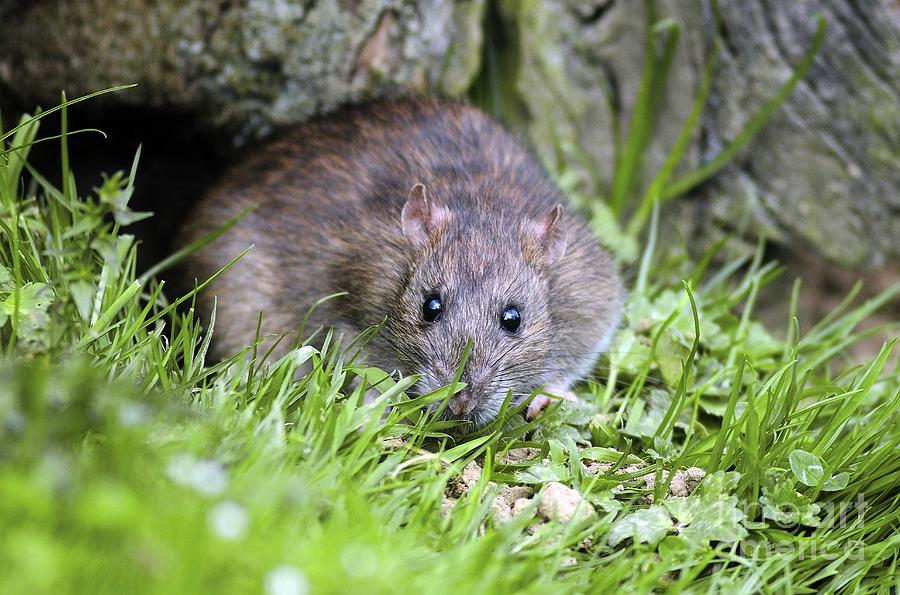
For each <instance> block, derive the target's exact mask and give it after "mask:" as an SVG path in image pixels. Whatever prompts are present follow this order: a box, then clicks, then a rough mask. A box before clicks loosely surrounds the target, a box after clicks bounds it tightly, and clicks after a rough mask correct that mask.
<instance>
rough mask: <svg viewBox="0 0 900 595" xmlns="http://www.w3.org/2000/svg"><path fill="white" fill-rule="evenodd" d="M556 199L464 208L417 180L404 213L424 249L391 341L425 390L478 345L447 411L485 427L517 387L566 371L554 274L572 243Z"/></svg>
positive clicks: (527, 388) (521, 391)
mask: <svg viewBox="0 0 900 595" xmlns="http://www.w3.org/2000/svg"><path fill="white" fill-rule="evenodd" d="M561 216H562V208H561V207H559V206H557V207H556V208H554V209H551V210H548V212H546V213H545V214H544V215H543V216H541V217H537V218H528V217H525V216H523V215H514V214H511V216H508V217H498V216H497V215H496V212H495V211H492V214H491V215H490V216H487V215H482V214H480V213H478V212H475V211H472V212H455V211H453V210H451V209H449V208H448V207H447V206H445V205H443V204H442V203H441V202H440V201H439V199H438V200H435V199H432V197H431V196H429V195H428V194H427V193H426V190H425V188H424V187H423V186H422V185H421V184H418V185H416V186H415V187H414V188H413V190H412V192H411V193H410V196H409V198H408V200H407V201H406V204H405V205H404V207H403V211H402V215H401V227H402V230H403V235H404V236H405V239H406V240H407V242H408V243H409V244H410V248H411V250H413V253H414V254H415V258H414V259H413V260H412V262H413V266H412V267H411V268H410V271H409V276H408V279H407V282H406V283H405V286H404V289H403V292H402V295H401V296H400V301H401V303H400V304H398V305H399V308H398V312H399V314H398V316H396V317H395V318H394V320H391V321H389V322H388V327H389V328H388V329H387V330H388V333H389V334H390V335H392V340H391V343H392V345H391V347H392V348H393V349H394V350H395V351H396V352H397V355H398V359H399V360H400V361H405V362H409V367H410V368H411V369H409V370H407V372H409V373H415V374H420V375H421V380H420V381H419V383H418V389H419V391H420V392H422V393H424V392H427V391H430V390H433V389H436V388H439V387H442V386H445V385H447V384H450V383H451V382H452V381H453V379H454V375H455V374H456V372H457V370H458V369H459V366H460V361H461V358H462V357H463V354H464V353H465V350H466V346H467V344H468V343H469V341H471V342H472V348H471V351H470V353H469V357H468V360H467V363H466V365H465V367H464V368H463V370H462V376H461V381H462V382H463V383H465V384H466V388H464V389H463V390H462V391H461V392H459V393H457V394H456V395H455V396H453V397H452V399H451V400H450V403H449V404H448V407H447V410H446V411H445V416H446V417H448V418H451V419H460V420H467V421H470V422H473V424H474V427H479V426H481V425H483V424H485V423H487V422H489V421H491V420H493V419H494V418H495V417H496V416H497V413H498V412H499V410H500V407H501V405H502V404H503V401H504V399H505V398H506V396H507V394H508V393H509V391H510V390H512V391H513V397H514V400H515V402H518V401H520V400H521V399H522V397H523V396H526V395H528V394H530V392H531V391H532V390H534V389H535V388H537V387H539V386H541V385H543V384H546V383H548V382H550V381H552V380H553V379H554V378H556V377H558V374H559V372H560V371H559V370H555V369H553V366H552V365H551V360H552V358H550V357H549V355H550V352H551V350H552V349H553V345H554V335H553V328H552V322H551V314H550V310H551V309H550V302H551V299H550V289H551V288H550V280H549V271H550V268H551V267H552V266H553V264H554V263H555V261H557V260H558V259H559V258H561V257H562V256H563V254H564V253H565V249H566V235H565V230H564V228H563V226H562V221H561Z"/></svg>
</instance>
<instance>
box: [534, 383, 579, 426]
mask: <svg viewBox="0 0 900 595" xmlns="http://www.w3.org/2000/svg"><path fill="white" fill-rule="evenodd" d="M545 393H546V394H545ZM547 395H551V396H552V397H559V398H561V399H564V400H566V401H577V400H578V397H576V396H575V393H573V392H572V391H571V390H570V389H569V388H567V387H566V386H565V385H550V386H548V387H547V388H546V389H545V390H544V391H543V392H542V393H541V394H539V395H537V396H535V397H534V398H533V399H531V402H530V403H529V404H528V413H527V417H528V419H534V418H535V417H537V416H538V415H539V414H540V413H541V411H543V410H544V409H546V408H547V407H549V406H550V404H551V403H553V401H554V399H553V398H551V396H547Z"/></svg>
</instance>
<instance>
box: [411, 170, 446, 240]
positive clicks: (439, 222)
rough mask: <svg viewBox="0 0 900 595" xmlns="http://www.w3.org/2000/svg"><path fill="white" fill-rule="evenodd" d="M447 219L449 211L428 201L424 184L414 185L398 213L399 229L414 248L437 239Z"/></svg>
mask: <svg viewBox="0 0 900 595" xmlns="http://www.w3.org/2000/svg"><path fill="white" fill-rule="evenodd" d="M449 219H450V211H448V210H447V208H446V207H443V206H441V205H439V204H436V203H435V202H434V201H433V200H429V198H428V196H427V195H426V194H425V185H424V184H416V185H415V186H413V187H412V190H410V191H409V197H408V198H407V199H406V203H405V204H404V205H403V210H402V211H401V212H400V227H401V228H402V229H403V235H405V236H406V237H407V239H409V241H410V242H412V244H413V245H414V246H425V245H426V244H428V243H430V242H433V241H434V240H435V239H437V237H438V235H440V233H441V231H442V230H443V229H444V226H445V225H446V224H447V221H448V220H449Z"/></svg>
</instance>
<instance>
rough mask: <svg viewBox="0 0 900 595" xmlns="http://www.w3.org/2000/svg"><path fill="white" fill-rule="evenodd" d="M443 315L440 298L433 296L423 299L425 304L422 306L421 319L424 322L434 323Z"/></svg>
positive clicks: (442, 303) (442, 304) (442, 305)
mask: <svg viewBox="0 0 900 595" xmlns="http://www.w3.org/2000/svg"><path fill="white" fill-rule="evenodd" d="M443 313H444V302H442V301H441V296H439V295H437V294H433V295H429V296H426V297H425V303H424V304H422V317H423V318H424V319H425V322H434V321H435V320H437V319H438V318H440V317H441V314H443Z"/></svg>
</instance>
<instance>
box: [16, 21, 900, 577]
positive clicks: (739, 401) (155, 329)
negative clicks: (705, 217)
mask: <svg viewBox="0 0 900 595" xmlns="http://www.w3.org/2000/svg"><path fill="white" fill-rule="evenodd" d="M648 26H650V28H651V29H652V30H654V31H655V32H656V33H664V34H665V35H666V36H669V35H673V33H672V27H673V25H672V24H666V25H664V26H660V27H657V26H655V24H652V23H649V24H648ZM656 33H654V34H656ZM676 35H677V34H676ZM666 39H669V37H666ZM664 45H665V47H668V44H664ZM660 63H662V64H663V65H664V63H665V59H661V62H660ZM710 72H711V69H710ZM654 76H658V74H657V75H654ZM656 80H657V81H659V79H658V78H657V79H656ZM657 84H659V82H657ZM701 94H702V93H701ZM701 103H702V102H701ZM648 109H651V108H648ZM65 114H66V111H65V110H62V115H63V118H62V121H63V131H62V132H63V134H62V137H61V141H60V143H61V144H60V153H61V171H62V173H63V175H62V180H63V183H62V184H61V185H60V187H55V186H54V185H52V184H51V183H50V182H49V181H48V177H47V176H46V175H42V172H38V171H35V170H34V169H33V168H32V167H31V166H30V165H29V164H28V163H27V156H28V149H29V147H30V146H31V144H32V143H33V142H34V141H35V140H36V139H37V138H38V136H37V132H38V131H37V128H38V127H37V121H36V120H34V119H26V120H25V121H24V125H22V126H21V127H19V128H18V130H16V131H15V132H13V133H11V134H7V135H4V134H2V132H0V137H2V139H3V140H2V141H0V142H3V143H4V145H3V146H2V147H0V151H2V157H3V158H2V159H0V237H2V241H0V350H2V358H0V532H2V534H3V539H2V540H0V592H3V593H60V592H73V593H83V592H91V593H103V592H110V593H120V592H158V593H198V592H221V593H246V592H261V591H262V592H267V593H274V594H278V595H287V594H289V593H304V592H310V593H345V592H352V593H355V592H367V593H368V592H373V593H378V592H385V593H397V592H409V593H420V592H430V593H440V592H448V593H449V592H478V593H481V592H484V593H494V592H496V593H508V592H526V593H527V592H532V593H548V592H551V593H556V592H600V591H603V590H609V592H620V591H624V592H646V591H649V590H659V591H662V590H670V591H673V592H681V591H684V592H707V591H711V592H727V593H734V592H739V593H752V592H758V591H766V592H794V593H820V592H821V593H829V592H850V591H864V592H879V593H890V592H896V591H897V590H898V588H900V582H898V579H897V578H896V575H897V574H898V572H897V565H898V558H900V457H898V456H897V452H898V446H900V430H898V428H900V424H898V421H900V420H898V412H900V373H898V372H897V371H896V370H894V371H892V368H891V361H892V358H896V351H897V348H896V341H892V342H890V343H887V344H885V345H884V346H883V348H882V350H881V351H880V353H878V354H877V355H876V356H875V357H873V359H872V360H871V361H869V362H865V363H863V364H859V363H856V362H852V361H849V360H847V359H846V357H845V355H844V354H845V353H846V352H847V348H848V347H849V346H850V345H852V344H853V343H855V342H857V341H859V340H861V339H863V338H865V337H868V336H871V335H872V334H874V333H875V332H876V331H877V330H878V329H869V330H858V329H859V325H860V323H861V322H863V321H865V320H866V319H867V318H868V317H869V316H870V315H871V314H872V313H873V312H875V311H876V310H877V309H878V308H879V307H880V306H881V305H883V304H884V303H886V302H888V301H891V300H896V299H897V296H898V295H900V285H898V286H894V287H893V288H891V289H890V290H888V291H887V292H886V293H884V294H882V295H881V296H879V297H877V298H875V299H872V300H870V301H868V302H863V303H858V300H855V299H853V298H854V297H855V296H854V294H851V295H850V296H848V300H847V301H846V302H845V304H843V305H842V306H841V307H839V308H838V309H836V310H835V311H834V312H832V314H831V315H830V316H829V317H828V318H827V319H825V320H822V321H819V322H818V323H817V324H816V325H814V326H812V327H811V328H808V329H807V328H806V324H807V323H808V321H797V320H796V318H795V317H794V316H791V317H789V319H788V320H786V321H785V328H786V331H785V333H784V334H785V337H786V338H785V339H779V338H777V337H776V336H774V335H773V334H772V333H770V332H769V331H768V330H767V329H765V328H764V327H763V326H762V325H761V324H760V323H759V322H758V321H757V320H756V319H755V315H754V305H755V302H756V299H757V296H758V295H759V292H760V291H761V290H762V289H763V288H764V287H765V286H766V285H767V283H769V282H770V281H771V280H772V279H773V278H774V277H775V276H776V275H777V274H778V273H779V270H778V267H777V265H776V264H774V263H766V262H764V260H763V246H762V244H760V247H759V250H758V251H757V253H756V254H755V255H753V256H752V257H746V258H738V259H736V260H731V261H727V260H726V261H723V260H722V259H721V257H717V254H719V252H720V249H721V248H722V247H723V245H724V241H723V242H719V243H718V244H717V245H716V246H715V247H713V248H712V249H711V250H710V252H709V253H708V254H707V255H706V256H705V257H704V258H702V259H700V261H699V262H691V261H690V260H688V259H687V258H686V257H684V256H683V254H681V255H680V254H674V255H673V252H677V251H671V250H668V251H664V250H662V249H660V248H658V247H657V245H656V223H657V219H658V214H657V211H656V210H655V209H654V208H652V205H655V204H658V202H659V201H660V200H664V198H663V197H668V196H670V195H671V193H672V192H674V191H673V190H672V188H673V184H672V183H671V182H669V176H670V174H671V173H672V170H673V169H674V165H673V166H672V168H671V169H670V170H668V171H667V172H665V171H664V172H662V173H661V174H660V175H659V176H657V177H656V180H661V181H659V182H653V183H651V185H650V186H649V187H648V189H641V188H640V187H639V185H638V184H637V183H636V182H634V181H633V180H624V181H619V182H618V184H619V185H620V186H621V188H623V189H624V190H620V192H624V193H625V194H624V195H623V196H625V198H624V199H619V200H620V202H621V204H620V205H618V207H617V206H615V204H614V201H610V202H608V203H601V202H599V201H598V200H597V199H596V197H589V196H581V197H580V198H578V197H576V198H578V200H579V201H580V203H581V204H583V205H586V206H588V207H590V208H592V209H595V210H594V216H595V218H594V223H595V224H596V225H597V227H598V228H601V227H602V226H604V225H607V226H610V225H612V226H617V225H618V223H617V222H616V221H619V222H621V221H624V215H625V213H626V212H633V213H636V215H634V217H638V216H639V217H646V219H645V221H646V222H647V223H649V229H648V231H647V236H646V238H645V239H644V240H642V242H641V243H643V245H644V246H645V247H644V248H643V250H638V249H637V246H638V245H640V244H641V243H639V242H638V237H639V236H638V235H637V234H638V233H639V232H640V231H641V230H642V229H643V225H644V221H641V222H640V223H633V222H634V221H636V219H633V218H632V219H630V220H629V225H625V226H624V227H626V228H630V229H626V231H621V230H619V231H618V233H621V234H622V237H627V238H630V244H629V245H631V246H632V251H633V254H632V256H633V257H634V258H635V262H634V265H633V266H634V269H635V272H634V277H635V283H634V287H633V288H632V290H631V293H630V295H629V298H628V304H627V306H626V310H625V321H624V324H623V328H622V330H621V332H620V333H619V334H618V337H617V339H616V342H615V345H614V346H613V348H612V349H611V352H610V354H609V356H608V357H607V358H604V360H603V362H602V363H601V365H600V367H599V368H598V374H597V376H596V377H595V378H593V379H591V380H590V381H588V382H586V383H585V384H584V385H583V386H581V387H579V389H578V392H579V394H580V396H581V400H580V402H579V403H577V404H572V403H561V404H560V405H558V406H555V407H554V408H552V409H551V410H550V411H548V412H547V413H546V414H545V415H543V416H542V417H541V418H540V419H538V420H536V421H535V422H529V423H526V422H525V421H524V420H523V419H522V417H521V415H519V414H517V413H516V412H514V411H508V412H507V413H506V414H505V415H504V418H503V419H502V420H501V421H500V422H498V423H497V424H496V425H494V426H492V427H489V428H487V429H486V430H484V431H482V432H481V433H480V434H478V435H477V436H472V437H469V439H467V440H454V439H451V438H450V437H449V436H447V434H446V433H445V430H446V426H445V425H441V424H439V423H435V422H434V421H433V420H431V419H430V418H429V416H428V415H426V414H425V411H426V406H427V405H428V404H429V403H431V402H433V401H436V400H441V399H444V398H445V397H446V391H438V392H436V393H434V394H430V395H425V396H423V397H418V398H411V397H409V396H408V395H407V394H406V393H405V392H404V391H405V389H406V388H408V386H409V379H407V380H405V381H402V382H400V383H399V384H394V383H393V382H392V381H390V380H389V379H385V378H384V375H383V374H381V373H380V372H378V371H375V370H371V369H359V368H358V367H355V366H353V365H351V364H349V363H348V361H347V359H345V358H344V356H343V354H342V351H341V349H339V347H338V346H337V345H334V344H332V343H331V342H328V344H327V346H326V347H325V348H323V350H322V351H316V350H314V349H312V348H311V347H308V346H301V347H299V348H298V349H296V350H294V351H292V352H291V353H290V354H289V355H288V356H286V357H285V358H284V359H282V360H280V361H278V362H276V363H274V364H271V365H267V364H264V363H263V360H264V358H263V355H264V354H262V353H257V352H256V351H255V350H254V348H253V346H248V348H247V350H245V351H244V352H242V353H239V354H235V356H234V357H232V358H231V359H228V360H225V361H222V362H216V363H211V362H208V361H207V360H206V357H205V354H206V351H207V347H208V344H209V340H210V337H209V335H208V334H206V335H204V333H202V332H201V326H200V321H199V320H197V319H196V317H195V316H194V311H193V309H192V308H191V307H190V306H191V303H192V300H193V296H192V295H190V294H189V295H186V296H174V295H171V294H168V293H167V292H166V291H165V288H164V287H163V285H162V284H161V283H159V282H158V281H157V280H156V279H155V278H154V276H153V275H145V276H143V277H141V276H140V275H139V271H138V270H137V267H136V255H137V251H138V250H139V245H138V244H137V243H136V241H135V239H134V238H133V237H131V236H129V235H128V234H127V233H126V231H125V230H127V225H128V224H129V223H131V222H133V221H135V220H137V219H138V218H141V217H143V216H145V215H144V214H141V213H135V212H133V211H131V210H130V209H129V208H128V201H129V198H130V196H131V193H132V191H133V188H134V184H135V183H138V184H139V183H140V179H139V178H138V179H137V181H135V176H136V173H135V172H136V171H137V157H136V158H135V160H134V162H133V163H132V164H123V165H124V166H128V165H130V173H128V174H123V173H118V174H114V175H112V176H109V177H104V178H102V179H99V178H98V179H97V180H96V186H97V187H96V189H95V191H94V192H93V194H92V195H91V196H78V193H77V191H76V184H75V179H74V173H73V169H72V166H71V165H70V162H69V155H68V150H67V144H66V136H67V134H70V133H69V132H67V130H66V118H65ZM692 118H693V120H694V123H693V124H692V123H691V122H690V121H689V122H688V123H686V130H687V129H690V128H691V127H692V126H694V125H695V123H696V117H695V116H692ZM641 130H642V129H641V128H640V127H638V129H637V131H638V132H640V131H641ZM645 132H646V130H645ZM645 132H640V134H642V135H645ZM686 134H687V133H686ZM625 142H626V143H627V142H628V141H627V140H626V141H625ZM631 142H633V143H636V144H637V148H636V149H633V150H632V151H622V152H621V154H622V155H623V157H624V156H630V157H628V158H629V159H632V160H634V161H633V165H632V166H630V167H631V169H630V171H631V172H632V173H631V174H630V175H632V176H636V175H637V174H638V173H639V172H640V166H639V161H640V155H641V154H642V151H643V150H645V148H646V142H647V138H646V136H644V137H643V138H639V139H637V140H633V141H631ZM10 148H14V149H15V150H9V149H10ZM681 150H683V147H681V148H680V149H679V148H678V147H676V149H675V151H677V152H680V151H681ZM673 154H674V153H673ZM672 160H673V163H676V164H677V162H678V156H677V155H675V156H674V157H673V158H672ZM44 173H46V172H44ZM89 173H93V172H89ZM623 175H624V174H623ZM697 175H699V174H697ZM697 175H694V176H693V177H690V176H691V174H688V177H685V178H679V179H680V180H693V179H695V178H697ZM560 177H561V181H562V183H563V185H564V186H567V187H568V188H569V189H570V190H572V191H573V192H575V193H576V194H577V193H578V189H577V188H576V187H574V186H573V185H571V184H569V185H567V183H566V180H567V179H569V180H570V182H571V179H570V178H568V177H567V173H566V172H561V173H560ZM697 179H699V178H697ZM678 184H679V182H678V181H677V180H676V183H675V184H674V188H676V189H678V188H680V186H679V185H678ZM684 184H685V182H681V185H682V186H683V185H684ZM647 196H650V197H651V198H650V199H647V198H646V197H647ZM646 200H650V201H651V203H650V204H651V208H650V209H649V210H646V209H645V208H644V207H642V206H641V205H644V204H648V203H646V202H645V201H646ZM604 205H607V206H604ZM608 205H612V206H608ZM629 205H631V206H633V207H636V209H637V210H634V209H632V210H631V211H629V210H628V206H629ZM610 213H612V216H611V217H610V216H609V214H610ZM238 256H239V255H235V257H238ZM154 270H159V269H158V268H157V269H154ZM801 299H802V292H801V290H800V287H799V285H797V286H795V291H794V293H793V294H792V295H791V296H785V300H789V302H790V304H791V312H792V313H794V312H796V305H797V303H798V302H799V300H801ZM204 322H205V321H204ZM801 323H802V324H801ZM897 328H898V325H896V324H894V325H893V326H891V327H888V328H887V329H886V330H887V331H888V332H889V334H891V335H892V336H896V334H897ZM881 330H882V331H883V330H885V329H881ZM307 362H311V363H312V371H311V372H309V373H308V374H305V375H303V376H301V377H297V370H298V369H299V368H300V366H301V365H305V364H307ZM356 375H362V376H364V377H365V379H366V380H367V381H368V382H375V381H378V380H380V381H381V382H380V383H379V384H378V386H380V387H381V388H382V390H383V391H384V393H383V395H382V398H381V399H379V400H377V401H376V402H374V403H370V404H363V403H362V392H363V389H364V385H363V384H360V385H353V384H351V382H350V381H351V380H352V379H353V378H354V376H356ZM353 386H355V388H351V387H353ZM388 404H391V405H393V407H392V408H391V409H390V410H389V411H388V410H387V405H388ZM519 447H530V448H535V449H539V451H540V455H539V456H538V457H537V458H535V459H533V460H531V461H527V462H518V463H513V462H509V461H505V460H504V455H505V454H506V453H507V451H509V450H510V449H512V448H519ZM473 461H475V462H477V463H478V464H479V465H480V466H481V467H482V468H483V469H484V472H483V473H482V474H481V476H480V478H479V479H477V481H474V483H471V485H469V486H468V488H467V489H466V490H463V491H464V492H465V493H464V494H463V496H462V497H460V498H459V499H458V501H457V502H456V504H455V506H453V507H452V508H451V509H449V510H444V508H445V505H446V500H445V498H446V496H445V494H446V493H447V491H448V484H449V485H450V486H451V490H456V493H459V491H460V488H459V486H458V482H459V480H458V479H457V477H458V476H459V474H460V472H461V471H462V469H463V468H465V467H466V466H469V465H470V464H471V463H472V462H473ZM690 467H696V468H699V469H702V470H703V471H704V473H705V478H704V480H703V482H702V483H701V484H700V486H699V487H698V488H696V489H695V490H694V491H693V492H692V493H691V495H690V496H688V497H672V496H671V495H670V494H669V492H670V490H674V489H675V488H676V486H675V485H674V484H675V483H676V482H677V481H680V479H679V478H681V477H682V475H680V474H678V475H676V473H675V472H676V471H679V470H685V469H687V468H690ZM469 468H470V469H471V467H469ZM554 483H562V484H564V485H566V486H569V487H571V488H574V489H575V490H577V492H578V493H580V494H581V496H582V497H583V498H584V500H585V501H586V503H589V504H590V505H591V507H592V509H593V511H594V512H593V513H591V514H587V513H585V514H576V515H575V518H574V520H572V521H570V522H563V521H561V520H553V521H549V522H544V519H543V518H542V517H541V515H540V514H539V513H538V512H537V511H536V508H537V501H538V500H540V499H541V498H542V496H543V495H546V490H547V487H546V486H548V485H551V484H554ZM505 484H512V485H529V486H532V487H533V488H534V489H535V490H536V492H537V493H538V496H537V498H536V500H535V501H534V502H533V503H532V504H531V505H530V506H528V507H526V509H525V512H524V513H523V514H522V515H521V516H517V517H515V518H513V519H512V520H511V521H508V522H505V523H503V522H500V521H499V520H498V519H497V518H496V513H495V512H493V510H492V507H491V503H492V501H493V499H494V497H495V496H496V495H497V494H498V493H499V491H500V490H501V488H502V486H503V485H505ZM454 486H456V487H454ZM584 510H586V504H583V505H582V511H584ZM551 516H552V515H551ZM539 521H540V522H539Z"/></svg>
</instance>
